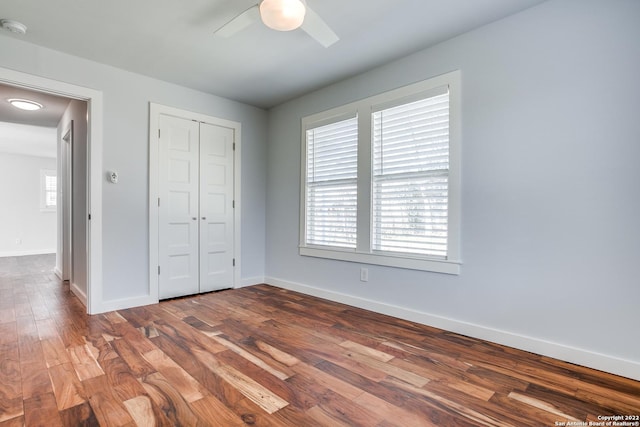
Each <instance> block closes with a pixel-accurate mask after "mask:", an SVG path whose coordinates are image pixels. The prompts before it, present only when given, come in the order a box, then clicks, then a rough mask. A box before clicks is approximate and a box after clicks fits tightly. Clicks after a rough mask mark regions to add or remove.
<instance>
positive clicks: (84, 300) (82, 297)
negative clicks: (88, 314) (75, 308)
mask: <svg viewBox="0 0 640 427" xmlns="http://www.w3.org/2000/svg"><path fill="white" fill-rule="evenodd" d="M69 288H70V289H71V292H72V293H73V294H74V295H75V296H77V297H78V299H79V300H80V302H81V303H82V304H84V306H85V307H86V306H87V294H86V292H84V291H83V290H82V289H80V288H79V287H78V285H76V284H75V283H71V285H70V286H69Z"/></svg>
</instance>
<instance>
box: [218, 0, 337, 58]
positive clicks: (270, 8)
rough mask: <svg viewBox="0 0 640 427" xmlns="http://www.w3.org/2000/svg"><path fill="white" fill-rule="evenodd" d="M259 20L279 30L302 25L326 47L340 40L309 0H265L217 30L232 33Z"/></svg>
mask: <svg viewBox="0 0 640 427" xmlns="http://www.w3.org/2000/svg"><path fill="white" fill-rule="evenodd" d="M258 20H262V22H263V23H264V25H266V26H267V27H269V28H272V29H274V30H278V31H291V30H295V29H296V28H301V29H302V30H304V31H305V32H306V33H307V34H309V35H310V36H311V37H313V38H314V39H315V40H316V41H317V42H318V43H320V44H321V45H322V46H324V47H329V46H331V45H332V44H334V43H335V42H337V41H338V40H339V38H338V36H337V35H336V33H334V32H333V30H332V29H331V28H329V26H328V25H327V23H326V22H324V20H323V19H322V18H320V16H319V15H318V14H317V13H316V12H314V11H313V10H312V9H310V8H309V6H307V5H306V2H305V0H262V1H260V2H259V3H258V4H256V5H254V6H251V7H250V8H249V9H247V10H245V11H244V12H242V13H241V14H239V15H238V16H236V17H235V18H233V19H232V20H231V21H229V22H227V23H226V24H224V25H223V26H222V27H220V28H218V29H217V30H216V31H215V34H217V35H218V36H220V37H225V38H227V37H231V36H232V35H234V34H236V33H238V32H239V31H242V30H243V29H245V28H247V27H248V26H249V25H251V24H253V23H254V22H256V21H258Z"/></svg>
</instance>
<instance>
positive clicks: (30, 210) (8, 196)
mask: <svg viewBox="0 0 640 427" xmlns="http://www.w3.org/2000/svg"><path fill="white" fill-rule="evenodd" d="M53 137H54V138H55V136H53ZM51 144H55V140H52V141H51ZM43 169H46V170H53V171H55V170H56V159H55V158H50V157H37V156H27V155H22V154H15V153H0V197H2V203H0V256H19V255H30V254H43V253H54V252H55V249H56V212H55V211H49V212H43V211H42V210H41V209H40V198H41V184H40V171H41V170H43ZM17 239H19V240H20V243H17V241H16V240H17ZM51 267H53V266H51Z"/></svg>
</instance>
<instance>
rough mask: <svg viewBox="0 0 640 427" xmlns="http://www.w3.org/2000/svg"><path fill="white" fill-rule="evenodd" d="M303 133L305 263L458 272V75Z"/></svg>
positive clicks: (345, 112) (334, 116) (336, 112)
mask: <svg viewBox="0 0 640 427" xmlns="http://www.w3.org/2000/svg"><path fill="white" fill-rule="evenodd" d="M301 125H302V142H303V151H302V164H301V166H302V167H301V169H302V173H301V178H302V185H301V203H300V254H301V255H304V256H312V257H320V258H329V259H337V260H342V261H351V262H357V263H367V264H375V265H382V266H392V267H399V268H409V269H416V270H424V271H434V272H439V273H447V274H459V273H460V264H461V263H460V259H459V258H460V241H459V239H460V72H459V71H453V72H450V73H447V74H443V75H441V76H437V77H434V78H432V79H429V80H425V81H422V82H418V83H414V84H411V85H408V86H404V87H401V88H398V89H394V90H392V91H389V92H385V93H381V94H379V95H375V96H372V97H369V98H366V99H363V100H360V101H357V102H353V103H351V104H347V105H343V106H340V107H337V108H333V109H331V110H328V111H324V112H320V113H317V114H313V115H311V116H307V117H304V118H302V121H301Z"/></svg>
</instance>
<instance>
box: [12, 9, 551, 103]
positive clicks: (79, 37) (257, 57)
mask: <svg viewBox="0 0 640 427" xmlns="http://www.w3.org/2000/svg"><path fill="white" fill-rule="evenodd" d="M543 1H544V0H393V1H392V0H307V3H308V5H309V6H310V7H312V8H313V9H314V10H315V11H316V12H318V14H319V15H320V16H321V17H322V18H324V20H325V21H326V22H327V23H328V24H329V25H330V26H331V27H332V28H333V30H334V31H335V32H336V33H337V34H338V36H339V37H340V41H339V42H338V43H336V44H334V45H332V46H330V47H329V48H323V47H322V46H321V45H319V44H318V43H317V42H315V41H314V40H313V39H311V38H310V37H309V36H308V35H307V34H306V33H304V32H303V31H302V30H295V31H292V32H288V33H280V32H277V31H273V30H269V29H268V28H266V27H265V26H264V25H262V24H261V23H256V24H254V25H252V26H250V27H249V28H247V29H245V30H243V31H242V32H240V33H238V34H236V35H235V36H233V37H231V38H229V39H224V38H221V37H219V36H216V35H214V31H215V30H216V29H217V28H219V27H220V26H222V25H223V24H224V23H225V22H227V21H229V20H230V19H232V18H233V17H234V16H235V15H236V14H238V13H240V12H242V11H244V10H245V9H247V8H248V7H250V6H251V5H253V4H256V3H257V0H188V1H184V0H135V1H131V0H109V1H103V0H46V1H25V0H2V8H1V9H0V14H1V15H2V16H0V18H8V19H14V20H18V21H20V22H22V23H24V24H25V25H27V27H28V31H27V34H26V35H25V36H16V35H14V34H12V33H9V32H8V31H1V33H2V36H4V37H19V38H21V39H23V40H25V41H27V42H31V43H35V44H37V45H41V46H45V47H48V48H51V49H55V50H59V51H63V52H66V53H70V54H72V55H76V56H80V57H84V58H88V59H91V60H95V61H98V62H101V63H105V64H109V65H112V66H115V67H119V68H122V69H126V70H129V71H133V72H136V73H140V74H144V75H148V76H151V77H155V78H158V79H161V80H165V81H170V82H174V83H177V84H180V85H183V86H187V87H191V88H194V89H198V90H201V91H204V92H209V93H212V94H216V95H220V96H224V97H227V98H230V99H235V100H238V101H241V102H245V103H248V104H252V105H256V106H259V107H264V108H268V107H272V106H275V105H278V104H280V103H282V102H284V101H286V100H289V99H292V98H294V97H297V96H299V95H302V94H304V93H307V92H309V91H311V90H314V89H317V88H320V87H323V86H326V85H328V84H331V83H333V82H336V81H339V80H342V79H344V78H346V77H349V76H352V75H355V74H358V73H361V72H364V71H366V70H368V69H371V68H373V67H375V66H378V65H382V64H384V63H387V62H390V61H392V60H394V59H396V58H400V57H402V56H405V55H407V54H410V53H413V52H416V51H418V50H421V49H424V48H426V47H429V46H432V45H434V44H437V43H439V42H441V41H444V40H446V39H449V38H452V37H455V36H457V35H459V34H462V33H464V32H467V31H470V30H472V29H474V28H477V27H479V26H482V25H484V24H487V23H489V22H492V21H495V20H498V19H501V18H503V17H506V16H508V15H511V14H513V13H516V12H518V11H521V10H523V9H526V8H528V7H531V6H533V5H536V4H538V3H542V2H543Z"/></svg>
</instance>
